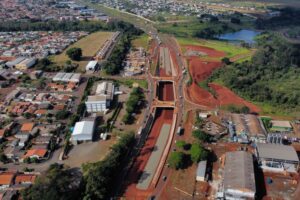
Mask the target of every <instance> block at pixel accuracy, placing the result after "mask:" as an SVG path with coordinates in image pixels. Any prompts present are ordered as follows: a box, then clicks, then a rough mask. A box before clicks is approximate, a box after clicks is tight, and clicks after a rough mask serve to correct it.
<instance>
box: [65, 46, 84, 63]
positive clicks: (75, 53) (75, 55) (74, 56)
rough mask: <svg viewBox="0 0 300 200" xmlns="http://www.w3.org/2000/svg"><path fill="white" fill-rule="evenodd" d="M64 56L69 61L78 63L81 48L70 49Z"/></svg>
mask: <svg viewBox="0 0 300 200" xmlns="http://www.w3.org/2000/svg"><path fill="white" fill-rule="evenodd" d="M66 55H67V56H68V57H69V58H70V59H71V60H76V61H79V60H80V59H81V57H82V50H81V48H77V47H73V48H70V49H68V50H67V52H66Z"/></svg>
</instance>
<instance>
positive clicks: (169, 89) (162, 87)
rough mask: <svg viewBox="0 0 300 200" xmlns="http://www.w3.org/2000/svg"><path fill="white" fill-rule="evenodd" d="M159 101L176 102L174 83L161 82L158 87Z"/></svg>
mask: <svg viewBox="0 0 300 200" xmlns="http://www.w3.org/2000/svg"><path fill="white" fill-rule="evenodd" d="M158 95H159V96H158V99H159V100H160V101H174V90H173V83H172V82H160V83H159V86H158Z"/></svg>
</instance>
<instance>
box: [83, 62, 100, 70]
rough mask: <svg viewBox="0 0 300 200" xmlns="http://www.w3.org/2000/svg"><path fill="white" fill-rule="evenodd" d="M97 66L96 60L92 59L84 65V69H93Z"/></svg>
mask: <svg viewBox="0 0 300 200" xmlns="http://www.w3.org/2000/svg"><path fill="white" fill-rule="evenodd" d="M97 68H98V62H97V61H95V60H93V61H90V62H89V63H88V64H87V65H86V67H85V70H86V71H95V70H96V69H97Z"/></svg>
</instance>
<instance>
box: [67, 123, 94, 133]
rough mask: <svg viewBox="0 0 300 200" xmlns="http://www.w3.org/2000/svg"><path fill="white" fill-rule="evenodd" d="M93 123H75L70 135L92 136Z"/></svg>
mask: <svg viewBox="0 0 300 200" xmlns="http://www.w3.org/2000/svg"><path fill="white" fill-rule="evenodd" d="M94 125H95V122H94V121H81V122H77V123H76V124H75V127H74V130H73V133H72V135H81V134H86V135H91V137H92V135H93V132H94Z"/></svg>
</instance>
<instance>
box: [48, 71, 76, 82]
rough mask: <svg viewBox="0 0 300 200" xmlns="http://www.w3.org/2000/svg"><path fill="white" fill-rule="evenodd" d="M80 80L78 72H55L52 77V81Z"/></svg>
mask: <svg viewBox="0 0 300 200" xmlns="http://www.w3.org/2000/svg"><path fill="white" fill-rule="evenodd" d="M80 80H81V74H79V73H63V72H59V73H57V74H56V75H55V76H54V77H53V78H52V81H54V82H57V81H61V82H66V83H67V82H74V83H80Z"/></svg>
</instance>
